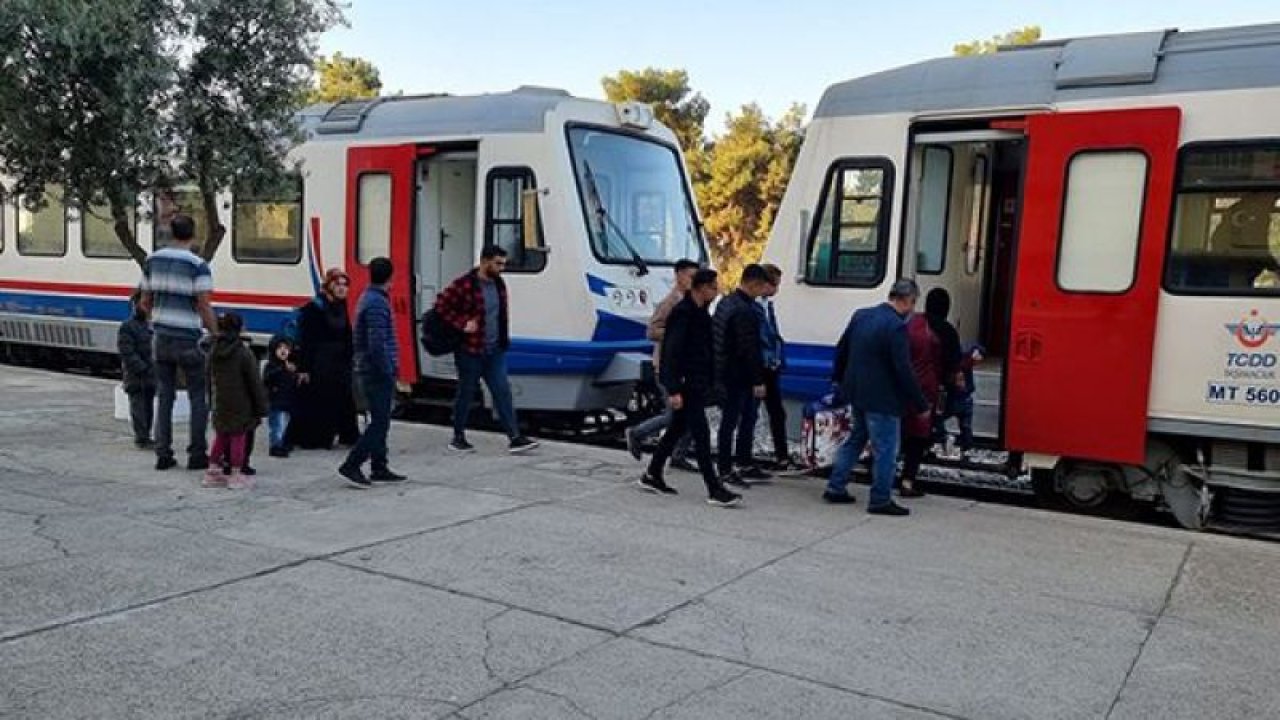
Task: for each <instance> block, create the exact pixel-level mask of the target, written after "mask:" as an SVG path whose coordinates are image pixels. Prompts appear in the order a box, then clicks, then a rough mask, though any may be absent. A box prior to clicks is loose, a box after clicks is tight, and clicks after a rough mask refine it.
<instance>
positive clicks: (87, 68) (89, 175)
mask: <svg viewBox="0 0 1280 720" xmlns="http://www.w3.org/2000/svg"><path fill="white" fill-rule="evenodd" d="M178 10H179V8H178V7H177V6H176V5H175V3H174V2H172V1H171V0H112V2H93V1H92V0H84V1H83V2H48V0H3V2H0V174H3V175H5V176H7V177H8V179H9V181H10V187H9V188H8V190H9V191H10V192H12V193H15V194H19V195H22V196H23V197H24V198H26V200H27V204H28V205H29V206H32V207H36V206H38V205H40V204H41V203H42V202H43V198H44V192H45V188H46V187H49V186H60V187H61V193H62V197H63V199H64V201H65V202H67V203H69V204H73V205H78V206H80V207H82V208H94V207H103V206H106V207H108V208H109V211H110V213H111V217H112V219H113V220H114V227H115V233H116V235H117V237H118V238H119V239H120V242H121V244H122V245H123V246H124V247H125V248H126V249H127V250H128V252H129V254H130V255H131V256H132V257H133V258H134V260H135V261H137V262H139V263H141V262H142V261H143V260H145V259H146V251H145V250H143V249H142V248H141V247H140V246H139V244H138V241H137V238H136V237H135V236H134V232H133V223H132V222H131V213H132V211H133V210H134V208H135V205H136V200H135V198H136V194H137V192H138V191H139V190H140V189H141V188H146V187H150V186H151V185H152V183H153V182H154V181H155V180H156V178H157V177H159V175H160V174H161V173H162V172H163V169H164V166H165V162H166V158H167V157H168V156H169V154H170V151H171V149H172V146H171V144H170V140H171V136H170V132H169V127H168V125H167V124H166V122H165V116H166V112H167V108H168V107H169V101H170V97H171V91H172V88H173V82H174V72H175V61H174V55H175V53H174V48H173V42H172V38H173V37H174V36H175V33H176V30H177V22H178ZM87 211H88V210H86V212H87Z"/></svg>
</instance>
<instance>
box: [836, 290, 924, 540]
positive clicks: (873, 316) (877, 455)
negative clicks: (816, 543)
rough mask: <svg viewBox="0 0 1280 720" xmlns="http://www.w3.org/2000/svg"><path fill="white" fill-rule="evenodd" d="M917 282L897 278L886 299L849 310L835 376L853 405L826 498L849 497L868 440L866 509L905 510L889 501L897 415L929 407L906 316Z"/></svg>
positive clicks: (914, 298)
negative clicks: (909, 341) (870, 458)
mask: <svg viewBox="0 0 1280 720" xmlns="http://www.w3.org/2000/svg"><path fill="white" fill-rule="evenodd" d="M919 298H920V288H919V287H918V286H917V285H916V283H915V281H913V280H899V281H897V282H895V283H894V284H893V288H892V289H891V290H890V291H889V301H888V302H885V303H881V304H880V305H877V306H875V307H871V308H863V309H861V310H858V311H857V312H855V313H854V314H853V318H852V319H851V320H850V321H849V327H848V328H846V329H845V331H844V335H843V336H842V337H841V338H840V344H839V346H838V347H837V348H836V363H835V375H834V379H835V381H836V383H837V384H838V385H839V395H840V399H841V400H842V401H843V402H848V403H850V404H852V405H853V433H852V434H850V435H849V439H847V440H846V441H845V442H844V444H843V445H841V446H840V449H839V450H838V451H837V453H836V459H835V467H834V468H832V471H831V478H830V480H828V481H827V490H826V492H824V493H823V494H822V497H823V499H824V500H826V501H827V502H830V503H837V504H848V503H852V502H853V501H854V500H853V496H852V495H850V494H849V491H848V483H849V473H850V472H852V470H853V466H854V464H855V463H857V461H858V456H859V455H861V454H862V449H863V448H864V447H866V445H867V441H868V440H870V441H871V453H872V456H873V457H874V465H873V466H872V471H871V497H870V500H868V502H867V512H869V513H872V514H874V515H909V514H910V511H909V510H907V509H906V508H904V507H902V506H900V505H898V504H897V503H895V502H894V501H893V496H892V492H893V475H894V471H895V469H896V467H897V463H898V439H899V434H900V426H901V420H902V416H903V415H904V414H906V413H908V412H919V411H922V410H924V409H925V408H926V407H928V403H927V402H926V400H925V397H924V393H922V392H921V391H920V385H919V383H917V382H916V379H915V374H914V373H913V372H912V371H911V354H910V350H909V349H908V347H907V325H906V320H907V318H908V317H910V315H911V312H912V311H913V310H915V306H916V301H917V300H918V299H919Z"/></svg>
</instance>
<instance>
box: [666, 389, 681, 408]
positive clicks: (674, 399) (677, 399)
mask: <svg viewBox="0 0 1280 720" xmlns="http://www.w3.org/2000/svg"><path fill="white" fill-rule="evenodd" d="M667 402H668V403H670V405H671V409H672V410H679V409H681V408H683V407H684V398H683V397H682V396H681V395H680V393H675V394H674V395H670V396H668V397H667Z"/></svg>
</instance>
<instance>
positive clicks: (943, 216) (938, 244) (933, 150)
mask: <svg viewBox="0 0 1280 720" xmlns="http://www.w3.org/2000/svg"><path fill="white" fill-rule="evenodd" d="M952 162H953V155H952V152H951V149H950V148H944V147H926V148H925V149H924V152H923V153H922V154H921V158H920V164H921V167H920V206H919V212H920V215H919V217H918V218H917V221H916V270H917V271H919V272H921V273H924V274H926V275H938V274H941V273H942V268H943V266H944V265H946V258H947V219H948V217H947V216H948V213H949V210H950V207H951V166H952Z"/></svg>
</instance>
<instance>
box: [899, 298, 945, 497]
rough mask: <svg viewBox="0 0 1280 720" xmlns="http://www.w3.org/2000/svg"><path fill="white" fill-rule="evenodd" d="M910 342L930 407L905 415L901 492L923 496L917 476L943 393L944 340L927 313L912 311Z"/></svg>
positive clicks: (914, 369)
mask: <svg viewBox="0 0 1280 720" xmlns="http://www.w3.org/2000/svg"><path fill="white" fill-rule="evenodd" d="M907 345H908V347H909V348H910V350H911V369H912V371H914V373H915V376H916V382H918V383H919V384H920V390H921V391H922V392H923V393H924V398H925V400H926V401H928V405H929V407H928V409H926V410H925V411H923V412H920V413H916V414H909V415H907V416H905V417H903V418H902V488H901V490H899V494H901V495H902V496H903V497H920V496H922V495H924V493H923V492H921V491H920V490H919V489H918V488H916V479H917V476H918V475H919V473H920V463H921V462H922V461H923V460H924V454H925V452H926V451H928V449H929V446H930V445H931V444H932V442H933V440H932V436H933V416H934V412H935V411H936V408H937V407H938V398H939V396H940V395H941V388H942V368H943V357H942V341H941V339H939V337H938V335H937V334H936V333H935V332H934V331H933V329H932V328H931V327H930V326H929V319H928V318H927V317H926V316H925V315H924V314H919V313H918V314H915V315H912V316H911V319H910V320H908V321H907Z"/></svg>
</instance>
